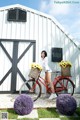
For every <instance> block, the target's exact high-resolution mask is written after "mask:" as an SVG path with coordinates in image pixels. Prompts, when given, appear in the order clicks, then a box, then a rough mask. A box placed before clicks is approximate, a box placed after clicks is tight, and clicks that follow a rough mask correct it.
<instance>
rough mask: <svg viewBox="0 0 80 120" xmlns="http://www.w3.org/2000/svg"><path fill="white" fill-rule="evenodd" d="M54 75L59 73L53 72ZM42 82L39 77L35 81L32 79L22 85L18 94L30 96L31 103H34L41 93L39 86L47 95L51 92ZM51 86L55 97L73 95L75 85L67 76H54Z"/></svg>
mask: <svg viewBox="0 0 80 120" xmlns="http://www.w3.org/2000/svg"><path fill="white" fill-rule="evenodd" d="M54 73H56V74H58V73H60V71H55V72H54ZM44 81H45V80H44V79H43V78H42V77H40V76H39V77H38V78H37V80H35V79H34V78H31V79H29V80H27V81H26V82H24V83H23V84H22V86H21V88H20V91H19V93H20V94H23V93H26V94H30V96H31V98H32V99H33V101H36V100H37V99H38V98H39V97H40V96H41V93H42V86H41V84H43V85H44V87H45V88H46V90H47V92H48V93H51V92H52V91H51V88H50V87H49V86H48V85H46V83H45V82H44ZM52 84H53V86H54V90H55V93H56V95H57V96H58V95H59V94H65V93H66V94H70V95H73V93H74V88H75V85H74V83H73V81H72V80H71V79H70V77H68V76H67V77H65V76H60V75H59V76H56V77H55V78H54V80H53V82H52Z"/></svg>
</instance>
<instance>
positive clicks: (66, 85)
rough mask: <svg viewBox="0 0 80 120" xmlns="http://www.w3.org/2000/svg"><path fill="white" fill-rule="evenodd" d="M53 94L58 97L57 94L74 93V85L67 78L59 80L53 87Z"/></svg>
mask: <svg viewBox="0 0 80 120" xmlns="http://www.w3.org/2000/svg"><path fill="white" fill-rule="evenodd" d="M54 88H55V93H56V95H57V96H58V95H59V94H70V95H73V93H74V84H73V82H72V81H71V80H70V79H69V78H61V79H59V80H58V81H57V82H56V84H55V86H54Z"/></svg>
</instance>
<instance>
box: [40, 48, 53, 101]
mask: <svg viewBox="0 0 80 120" xmlns="http://www.w3.org/2000/svg"><path fill="white" fill-rule="evenodd" d="M41 65H42V67H43V71H44V72H45V82H46V84H47V85H50V87H51V89H52V93H51V95H50V97H49V99H53V98H54V95H53V93H54V87H53V85H52V82H51V72H52V70H51V69H50V67H49V66H48V58H47V52H46V51H45V50H43V51H42V52H41Z"/></svg>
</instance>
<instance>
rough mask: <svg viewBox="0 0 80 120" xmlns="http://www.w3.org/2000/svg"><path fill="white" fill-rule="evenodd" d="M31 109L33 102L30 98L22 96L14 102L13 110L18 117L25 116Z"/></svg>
mask: <svg viewBox="0 0 80 120" xmlns="http://www.w3.org/2000/svg"><path fill="white" fill-rule="evenodd" d="M32 109H33V100H32V98H31V97H30V96H28V95H26V94H22V95H20V96H18V97H17V98H16V100H15V102H14V110H15V111H16V113H17V114H19V115H27V114H29V113H30V112H31V111H32Z"/></svg>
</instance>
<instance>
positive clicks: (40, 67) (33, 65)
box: [31, 63, 42, 71]
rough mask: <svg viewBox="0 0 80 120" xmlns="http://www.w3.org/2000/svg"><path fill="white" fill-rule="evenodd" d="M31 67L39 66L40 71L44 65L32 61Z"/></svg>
mask: <svg viewBox="0 0 80 120" xmlns="http://www.w3.org/2000/svg"><path fill="white" fill-rule="evenodd" d="M31 68H38V69H39V70H40V71H41V70H42V66H41V65H39V64H37V63H32V64H31Z"/></svg>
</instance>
